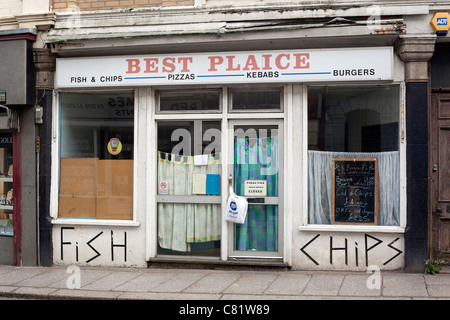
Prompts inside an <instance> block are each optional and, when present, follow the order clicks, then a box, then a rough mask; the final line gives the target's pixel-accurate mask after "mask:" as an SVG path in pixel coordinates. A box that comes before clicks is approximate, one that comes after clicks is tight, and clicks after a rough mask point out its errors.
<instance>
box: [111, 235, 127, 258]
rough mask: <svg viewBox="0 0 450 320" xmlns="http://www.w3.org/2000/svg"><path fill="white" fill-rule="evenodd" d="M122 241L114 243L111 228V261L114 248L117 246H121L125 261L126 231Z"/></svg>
mask: <svg viewBox="0 0 450 320" xmlns="http://www.w3.org/2000/svg"><path fill="white" fill-rule="evenodd" d="M123 238H124V243H123V244H114V234H113V231H112V230H111V261H114V248H115V247H119V248H123V252H124V253H123V255H124V261H127V233H126V232H124V236H123Z"/></svg>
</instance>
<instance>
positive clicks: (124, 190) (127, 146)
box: [58, 92, 134, 220]
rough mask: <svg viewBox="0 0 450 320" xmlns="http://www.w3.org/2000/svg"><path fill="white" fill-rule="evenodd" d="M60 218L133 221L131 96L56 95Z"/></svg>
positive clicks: (119, 94) (113, 94) (89, 93)
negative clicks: (58, 110) (58, 128)
mask: <svg viewBox="0 0 450 320" xmlns="http://www.w3.org/2000/svg"><path fill="white" fill-rule="evenodd" d="M60 118H61V121H60V170H59V172H60V176H59V213H58V216H59V217H64V218H93V219H121V220H131V219H132V218H133V167H134V165H133V155H134V93H133V92H119V93H98V92H97V93H92V92H83V93H61V94H60Z"/></svg>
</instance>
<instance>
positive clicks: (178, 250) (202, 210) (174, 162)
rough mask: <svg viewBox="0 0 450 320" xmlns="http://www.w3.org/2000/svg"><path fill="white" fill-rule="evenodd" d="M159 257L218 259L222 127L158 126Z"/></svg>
mask: <svg viewBox="0 0 450 320" xmlns="http://www.w3.org/2000/svg"><path fill="white" fill-rule="evenodd" d="M157 161H158V208H157V212H158V213H157V215H158V254H177V255H180V254H181V255H196V256H219V255H220V238H221V220H222V218H221V216H222V215H221V197H220V195H221V190H220V188H221V179H220V175H221V166H222V165H221V163H222V162H221V161H222V159H221V122H220V121H201V120H195V121H160V122H158V159H157Z"/></svg>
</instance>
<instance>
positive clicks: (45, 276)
mask: <svg viewBox="0 0 450 320" xmlns="http://www.w3.org/2000/svg"><path fill="white" fill-rule="evenodd" d="M68 277H69V274H68V273H67V272H66V270H65V269H55V270H51V271H50V270H47V271H46V272H43V273H40V274H38V275H35V276H33V277H31V278H27V279H24V280H22V281H20V282H18V283H17V285H19V286H28V287H47V286H49V285H51V284H53V283H56V282H60V281H61V280H63V279H67V278H68Z"/></svg>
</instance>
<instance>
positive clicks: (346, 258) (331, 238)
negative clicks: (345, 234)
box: [330, 236, 348, 265]
mask: <svg viewBox="0 0 450 320" xmlns="http://www.w3.org/2000/svg"><path fill="white" fill-rule="evenodd" d="M344 240H345V246H344V247H341V248H334V247H333V237H331V236H330V264H333V251H340V250H344V251H345V265H348V255H347V249H348V246H347V238H344Z"/></svg>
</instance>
